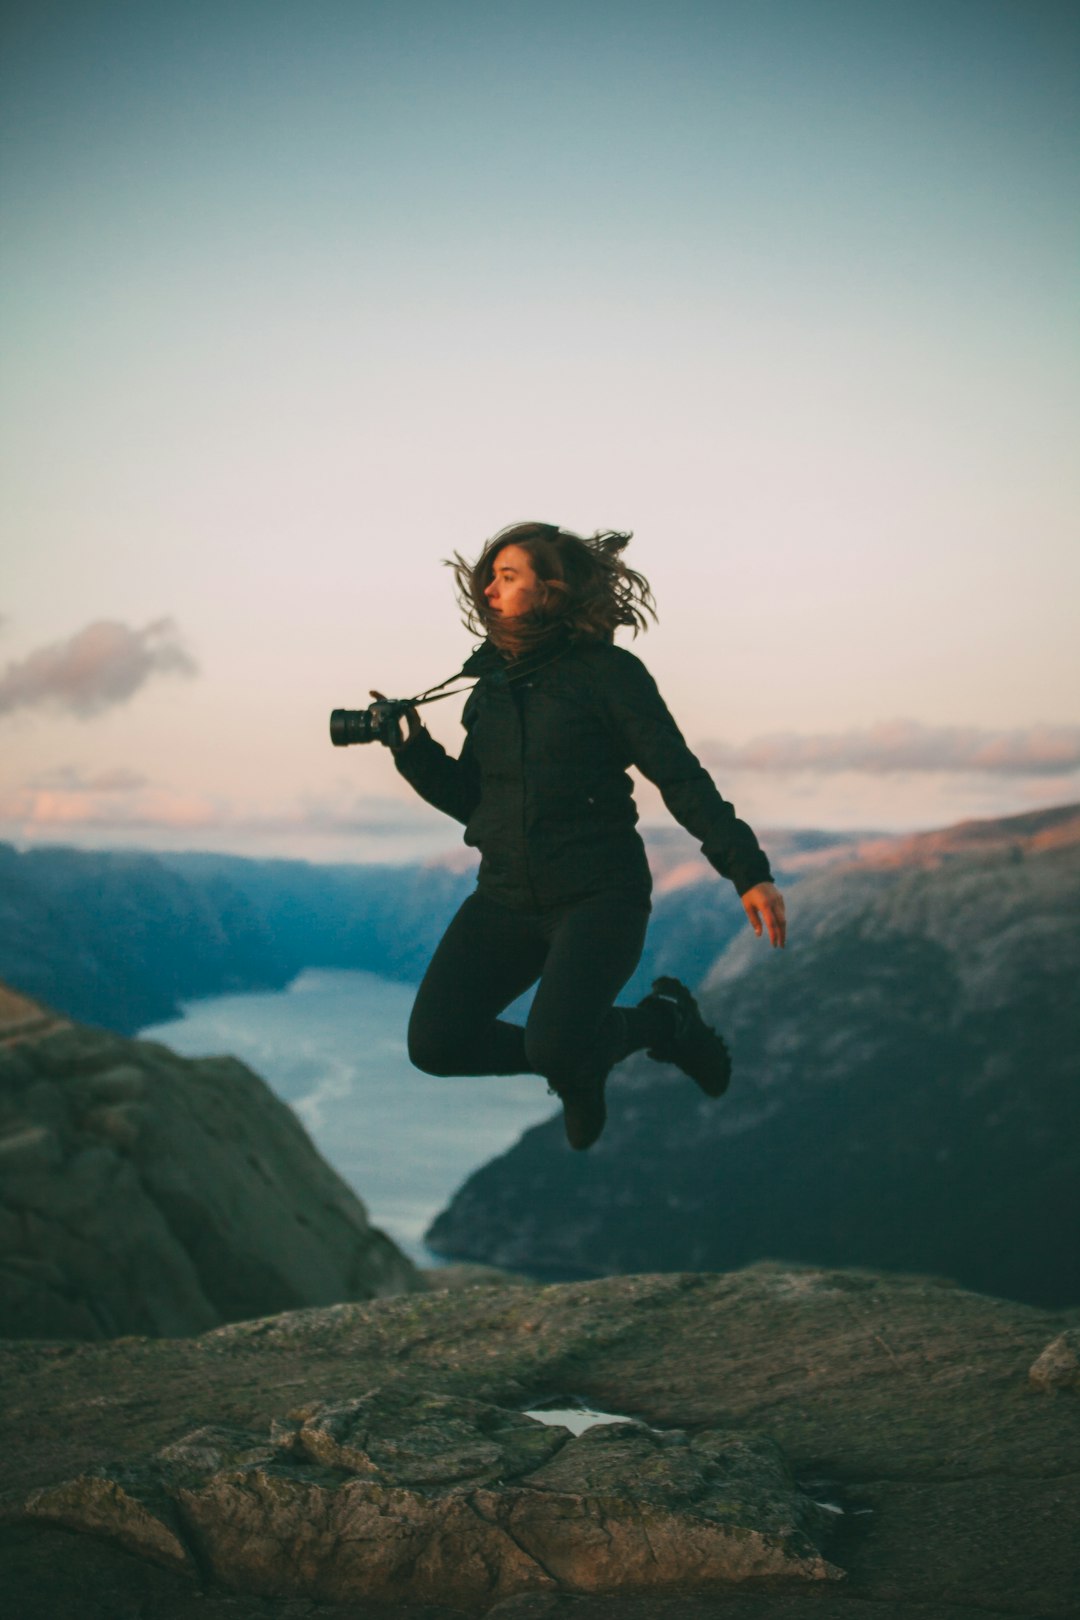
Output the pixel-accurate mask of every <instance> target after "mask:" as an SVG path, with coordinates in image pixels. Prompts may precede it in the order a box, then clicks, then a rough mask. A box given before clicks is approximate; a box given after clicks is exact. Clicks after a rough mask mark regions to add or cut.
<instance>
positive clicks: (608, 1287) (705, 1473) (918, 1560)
mask: <svg viewBox="0 0 1080 1620" xmlns="http://www.w3.org/2000/svg"><path fill="white" fill-rule="evenodd" d="M1078 1325H1080V1317H1078V1316H1077V1314H1076V1313H1072V1315H1071V1316H1069V1315H1060V1314H1054V1313H1046V1312H1041V1311H1036V1310H1032V1309H1030V1308H1028V1307H1024V1306H1019V1305H1011V1304H1008V1303H1005V1302H1002V1301H999V1300H992V1299H988V1298H984V1297H980V1296H978V1295H973V1294H968V1293H965V1292H963V1291H962V1290H959V1289H955V1288H951V1287H948V1286H945V1285H942V1284H939V1283H934V1282H929V1281H926V1280H922V1279H913V1278H884V1277H880V1276H875V1275H873V1274H870V1273H859V1272H837V1271H814V1270H791V1269H785V1268H781V1267H769V1266H761V1267H756V1268H753V1269H751V1270H749V1271H746V1272H740V1273H734V1274H731V1275H729V1276H726V1277H714V1276H704V1275H682V1276H678V1275H668V1276H653V1277H625V1278H611V1279H605V1280H603V1281H599V1282H594V1283H588V1284H574V1285H560V1286H554V1287H550V1288H542V1289H501V1290H492V1289H485V1288H471V1289H462V1290H459V1291H454V1292H449V1293H448V1292H441V1293H427V1294H413V1295H408V1296H400V1297H399V1298H397V1299H388V1300H379V1301H370V1302H367V1303H364V1304H352V1305H339V1306H334V1307H330V1308H328V1309H321V1310H312V1311H304V1312H299V1313H293V1314H290V1315H285V1316H281V1317H276V1318H270V1319H267V1320H264V1321H258V1322H251V1323H243V1324H237V1325H235V1326H231V1327H225V1328H220V1329H217V1330H215V1331H214V1332H212V1333H208V1334H204V1335H203V1336H201V1337H200V1338H196V1339H187V1340H146V1339H127V1340H124V1341H121V1342H118V1343H115V1344H107V1345H105V1344H102V1345H88V1344H87V1345H76V1344H67V1345H62V1344H57V1343H51V1344H48V1343H46V1344H41V1343H31V1342H24V1343H13V1342H9V1343H7V1344H0V1378H2V1380H3V1386H4V1389H5V1391H6V1397H7V1398H6V1401H5V1403H4V1408H3V1411H2V1412H0V1506H2V1509H3V1512H2V1522H0V1579H3V1582H4V1591H5V1597H6V1599H7V1601H8V1603H9V1604H11V1603H13V1604H15V1606H16V1607H15V1609H14V1612H15V1613H16V1614H17V1615H18V1616H19V1620H39V1617H40V1620H45V1617H46V1616H48V1617H49V1620H52V1617H53V1616H55V1615H57V1614H66V1613H78V1614H79V1615H80V1617H85V1620H135V1617H136V1616H146V1615H153V1616H154V1620H160V1617H162V1616H164V1617H165V1620H179V1617H181V1616H184V1617H185V1620H186V1617H188V1616H192V1617H194V1616H195V1615H204V1616H210V1617H211V1620H217V1617H218V1616H221V1620H225V1617H226V1616H227V1617H228V1620H235V1616H236V1615H241V1616H243V1617H245V1620H247V1617H254V1616H256V1615H258V1616H260V1617H266V1620H271V1617H280V1620H300V1617H301V1616H302V1617H303V1620H311V1617H312V1616H318V1617H320V1620H321V1617H323V1616H325V1617H326V1620H330V1617H331V1616H333V1615H335V1614H336V1615H343V1614H346V1613H347V1614H349V1615H353V1614H356V1615H358V1616H359V1615H360V1614H361V1613H362V1614H363V1616H364V1620H371V1617H373V1616H374V1617H375V1620H390V1616H391V1615H392V1616H393V1617H394V1620H451V1617H457V1616H460V1615H464V1614H477V1613H482V1612H486V1613H489V1614H492V1615H495V1616H496V1617H498V1620H502V1617H505V1620H511V1617H513V1620H521V1616H526V1617H527V1620H531V1617H540V1616H545V1617H551V1616H556V1615H557V1616H559V1617H560V1620H615V1617H616V1616H617V1617H619V1620H624V1617H626V1620H705V1616H710V1617H711V1616H714V1615H715V1614H717V1613H718V1612H722V1613H723V1614H724V1615H725V1616H730V1615H733V1616H735V1617H736V1620H799V1617H804V1616H805V1620H810V1617H811V1616H813V1617H815V1620H852V1617H853V1616H855V1617H857V1620H881V1617H887V1620H963V1617H971V1616H973V1615H975V1614H979V1615H981V1616H986V1615H1001V1616H1005V1615H1011V1616H1027V1617H1030V1620H1036V1617H1038V1620H1058V1617H1060V1620H1071V1616H1072V1615H1073V1614H1074V1612H1075V1608H1074V1597H1075V1591H1076V1587H1077V1581H1078V1579H1080V1567H1078V1562H1077V1559H1078V1553H1077V1549H1078V1548H1080V1491H1078V1490H1077V1483H1078V1476H1077V1472H1076V1467H1077V1465H1076V1459H1077V1456H1078V1454H1080V1447H1078V1442H1080V1394H1078V1393H1077V1386H1078V1382H1080V1370H1078V1369H1080V1334H1078V1333H1077V1326H1078ZM575 1397H576V1398H579V1399H582V1400H586V1401H588V1402H590V1403H591V1404H593V1405H595V1406H599V1407H600V1408H602V1409H604V1410H606V1411H608V1412H623V1413H626V1414H628V1415H629V1416H630V1417H631V1418H633V1419H634V1420H635V1422H634V1423H628V1422H623V1423H616V1424H614V1425H604V1426H601V1427H597V1428H594V1429H591V1430H589V1431H588V1432H587V1433H586V1434H584V1435H582V1436H581V1438H580V1439H579V1440H575V1439H572V1438H571V1437H570V1436H569V1435H568V1433H567V1432H566V1430H564V1429H558V1428H554V1429H553V1428H544V1427H541V1426H540V1425H539V1424H536V1423H533V1422H531V1421H530V1420H529V1419H528V1418H527V1417H525V1416H523V1415H522V1414H523V1413H524V1412H525V1411H526V1410H527V1409H530V1408H533V1407H535V1406H536V1405H537V1404H541V1403H544V1402H546V1401H549V1400H556V1399H561V1400H562V1401H563V1402H564V1403H565V1402H567V1401H569V1400H572V1399H573V1398H575ZM334 1603H339V1604H340V1603H345V1604H346V1605H347V1607H346V1608H344V1609H342V1608H340V1607H339V1608H335V1607H334ZM380 1604H381V1605H383V1606H381V1607H380Z"/></svg>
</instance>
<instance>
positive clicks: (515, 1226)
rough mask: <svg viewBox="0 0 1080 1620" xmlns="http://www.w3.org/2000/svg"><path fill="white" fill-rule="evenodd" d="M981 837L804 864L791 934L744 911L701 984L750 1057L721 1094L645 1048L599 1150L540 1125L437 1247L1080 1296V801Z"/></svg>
mask: <svg viewBox="0 0 1080 1620" xmlns="http://www.w3.org/2000/svg"><path fill="white" fill-rule="evenodd" d="M963 831H964V829H957V831H956V835H955V837H954V838H953V840H952V841H950V840H949V839H948V838H946V837H945V835H943V834H940V835H938V834H936V835H933V836H932V837H927V838H925V839H922V840H915V841H912V843H911V844H910V845H909V846H908V847H907V848H906V850H905V860H904V863H903V864H901V865H896V864H894V857H895V854H896V851H895V849H893V848H892V847H891V846H890V847H889V849H877V850H876V851H872V853H871V856H869V857H868V858H867V859H866V860H865V861H863V862H862V863H861V864H859V865H855V866H852V867H849V868H847V869H845V870H842V871H841V870H835V869H834V870H831V871H829V872H826V873H824V874H822V875H820V876H815V877H808V878H806V879H804V880H803V881H802V882H801V883H800V884H799V886H798V888H797V889H796V890H795V891H794V893H793V895H792V897H791V905H790V910H791V913H792V925H791V940H790V943H789V945H788V948H787V950H786V951H785V952H784V953H783V954H781V953H779V952H769V951H765V950H763V949H762V948H761V946H760V945H759V944H758V943H757V942H756V941H755V940H754V939H753V937H752V936H751V935H750V934H749V931H748V930H744V934H743V936H741V937H740V939H739V940H738V941H737V942H736V943H734V944H733V945H732V946H731V947H730V948H729V949H728V950H727V951H726V952H725V954H724V955H723V956H722V957H721V958H720V961H719V963H718V964H717V965H716V967H715V968H714V970H713V972H712V974H711V976H710V977H709V979H708V980H707V981H706V984H705V986H704V989H703V990H702V991H700V992H699V999H700V1000H701V1003H702V1005H703V1007H704V1009H705V1012H706V1015H707V1016H708V1017H709V1018H710V1020H711V1021H713V1022H715V1023H716V1024H717V1025H718V1027H720V1028H721V1029H722V1030H723V1032H724V1033H725V1035H726V1036H727V1037H728V1038H729V1040H730V1044H731V1046H732V1049H733V1053H734V1069H735V1073H734V1080H733V1083H732V1087H731V1090H730V1092H729V1093H728V1095H727V1096H726V1097H725V1098H723V1099H722V1100H721V1101H720V1102H712V1101H710V1100H708V1099H706V1098H703V1097H702V1095H701V1094H700V1092H698V1091H697V1089H696V1088H695V1087H694V1086H693V1085H692V1084H691V1083H690V1082H688V1081H687V1080H686V1079H685V1078H684V1077H683V1076H682V1075H680V1074H678V1073H677V1071H675V1070H673V1069H670V1068H668V1067H666V1066H664V1065H660V1064H656V1063H654V1062H652V1061H651V1060H650V1059H648V1058H647V1057H645V1056H640V1057H637V1058H635V1059H632V1060H631V1061H630V1062H629V1063H628V1064H626V1065H624V1066H623V1067H622V1069H621V1070H620V1071H618V1072H617V1074H616V1075H615V1076H614V1077H613V1078H612V1080H611V1081H610V1082H609V1087H608V1096H609V1107H608V1126H607V1129H606V1131H605V1133H604V1135H603V1137H602V1138H601V1139H600V1141H599V1142H598V1143H597V1144H596V1146H595V1147H594V1148H593V1149H592V1150H591V1151H590V1152H589V1153H588V1154H587V1155H586V1154H581V1155H575V1154H573V1153H571V1152H569V1151H568V1150H567V1148H566V1146H565V1143H564V1141H563V1139H562V1131H561V1125H560V1123H559V1121H558V1120H557V1119H556V1120H554V1121H552V1122H550V1123H547V1124H544V1125H540V1126H537V1127H536V1128H535V1129H534V1130H532V1131H530V1132H528V1133H527V1134H526V1135H525V1136H524V1137H523V1138H522V1140H521V1141H520V1142H519V1143H518V1144H517V1145H516V1146H515V1147H514V1148H512V1149H511V1151H510V1152H509V1153H507V1154H506V1155H504V1156H503V1157H502V1158H500V1159H497V1160H494V1161H493V1162H492V1163H490V1164H488V1165H485V1166H484V1167H482V1168H481V1169H480V1170H478V1171H477V1172H476V1173H475V1174H474V1175H473V1176H472V1177H471V1178H470V1179H469V1181H468V1182H467V1183H466V1184H465V1186H464V1187H463V1188H462V1190H461V1191H460V1192H459V1193H458V1194H457V1195H456V1197H455V1198H454V1200H453V1202H452V1203H451V1204H450V1206H449V1207H448V1209H447V1210H445V1211H444V1212H443V1213H442V1215H440V1216H439V1218H438V1219H437V1220H436V1222H435V1223H434V1225H433V1226H432V1228H431V1231H430V1233H429V1235H428V1241H429V1242H430V1243H431V1245H432V1247H433V1248H435V1249H436V1250H437V1251H438V1252H440V1253H442V1254H445V1255H450V1256H454V1257H455V1258H458V1259H470V1260H475V1261H486V1262H488V1263H491V1264H495V1265H500V1266H503V1267H505V1268H507V1269H509V1270H519V1271H524V1272H530V1273H533V1274H537V1273H539V1274H541V1275H546V1276H555V1277H560V1276H561V1277H573V1276H583V1275H584V1276H588V1275H599V1274H605V1273H607V1274H610V1273H616V1272H634V1271H640V1270H663V1269H671V1270H683V1269H694V1268H700V1269H702V1270H707V1269H708V1270H726V1269H728V1268H731V1267H736V1266H740V1265H745V1264H747V1263H749V1262H752V1261H754V1260H758V1259H762V1258H774V1259H784V1260H791V1261H797V1262H803V1263H808V1264H822V1265H830V1264H831V1265H837V1264H843V1265H868V1266H872V1267H887V1268H893V1269H896V1270H898V1271H920V1272H924V1271H925V1272H930V1273H932V1274H935V1275H939V1276H947V1277H952V1278H955V1279H956V1280H958V1281H959V1282H961V1283H963V1284H964V1285H965V1286H967V1287H974V1288H979V1289H982V1290H985V1291H986V1292H989V1293H995V1294H1002V1295H1006V1296H1008V1297H1010V1298H1014V1299H1023V1300H1027V1301H1029V1302H1031V1303H1039V1304H1045V1305H1058V1304H1072V1303H1076V1302H1078V1301H1080V1245H1078V1244H1077V1243H1076V1241H1075V1236H1074V1234H1075V1233H1076V1232H1077V1231H1080V1083H1078V1081H1080V998H1078V997H1077V995H1076V985H1077V983H1078V982H1080V819H1078V818H1077V816H1076V814H1075V812H1074V811H1061V812H1059V813H1057V814H1056V816H1055V815H1052V814H1051V813H1049V812H1046V813H1043V814H1041V815H1040V816H1031V817H1018V818H1014V819H1013V820H1012V821H1005V822H997V823H993V824H991V825H990V826H989V827H988V828H986V829H984V830H983V831H984V835H983V836H982V837H978V836H976V831H977V829H969V831H968V835H967V836H963V837H962V836H960V835H961V833H963ZM890 850H891V853H890Z"/></svg>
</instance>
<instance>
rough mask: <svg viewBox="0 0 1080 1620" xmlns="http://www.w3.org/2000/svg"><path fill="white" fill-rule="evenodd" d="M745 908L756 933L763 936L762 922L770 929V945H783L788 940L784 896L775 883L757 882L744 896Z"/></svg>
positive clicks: (759, 936)
mask: <svg viewBox="0 0 1080 1620" xmlns="http://www.w3.org/2000/svg"><path fill="white" fill-rule="evenodd" d="M742 903H743V909H744V911H745V912H746V915H747V916H748V917H749V919H750V926H751V928H752V929H753V930H754V933H755V934H756V935H757V936H758V938H759V939H760V938H761V928H762V923H764V925H765V927H766V928H767V929H768V931H769V943H770V945H780V946H783V945H784V944H785V943H786V941H787V917H786V915H785V913H784V897H783V895H782V894H781V893H780V890H779V889H778V888H777V887H776V884H775V883H757V884H755V885H754V887H753V888H752V889H747V891H746V893H745V894H744V895H743V897H742Z"/></svg>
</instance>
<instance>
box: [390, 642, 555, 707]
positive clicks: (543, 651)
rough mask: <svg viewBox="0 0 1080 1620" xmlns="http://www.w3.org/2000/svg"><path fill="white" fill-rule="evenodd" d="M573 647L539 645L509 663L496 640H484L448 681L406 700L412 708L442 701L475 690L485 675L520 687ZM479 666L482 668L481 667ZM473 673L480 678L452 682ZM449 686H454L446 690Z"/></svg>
mask: <svg viewBox="0 0 1080 1620" xmlns="http://www.w3.org/2000/svg"><path fill="white" fill-rule="evenodd" d="M569 650H570V644H569V642H566V641H562V642H561V645H560V646H558V647H557V648H556V649H555V650H554V651H552V650H551V648H550V646H547V647H545V646H540V647H536V648H534V649H533V651H532V652H531V653H526V654H525V655H524V657H522V658H516V659H514V661H513V663H507V662H506V661H505V660H504V659H503V658H502V656H501V655H500V654H499V652H498V651H497V649H496V648H495V646H494V645H493V643H491V642H482V643H481V645H480V646H479V647H477V648H476V650H475V652H473V653H471V654H470V656H469V657H468V658H467V659H466V660H465V662H464V664H463V665H462V667H461V668H460V669H459V670H455V671H454V673H453V675H448V676H447V677H446V679H445V681H440V682H439V683H438V685H437V686H429V687H428V688H427V689H426V690H425V691H423V692H420V693H418V694H417V696H416V697H412V698H406V699H405V700H404V702H405V704H406V705H407V706H408V707H409V708H411V709H418V708H419V707H420V705H421V704H422V703H438V702H439V701H440V700H441V699H442V698H448V697H456V696H457V695H458V693H460V692H471V691H472V689H473V687H474V686H476V685H477V684H478V683H479V682H480V681H481V680H483V678H484V676H485V675H502V676H503V678H504V680H505V682H506V684H507V686H510V687H513V686H517V685H519V684H520V683H521V682H522V681H524V680H526V679H527V678H528V677H529V676H530V675H535V674H537V673H538V672H539V671H540V670H542V669H546V668H547V667H548V665H549V664H553V663H554V662H555V661H556V659H558V658H561V657H562V656H563V654H564V653H566V652H569ZM485 653H488V654H490V657H489V658H488V659H485V658H484V654H485ZM478 665H479V666H480V667H477V666H478ZM485 666H486V667H485ZM469 675H475V677H476V678H475V680H471V681H469V682H468V684H467V685H466V686H453V685H452V683H453V682H454V681H458V680H460V679H461V678H462V676H469ZM445 687H450V688H451V689H450V690H449V691H444V690H443V689H444V688H445Z"/></svg>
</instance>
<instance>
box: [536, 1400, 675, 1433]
mask: <svg viewBox="0 0 1080 1620" xmlns="http://www.w3.org/2000/svg"><path fill="white" fill-rule="evenodd" d="M525 1416H526V1417H531V1418H536V1419H537V1421H538V1422H540V1423H550V1424H552V1425H555V1426H560V1427H562V1428H564V1429H569V1430H570V1432H571V1434H584V1433H585V1430H586V1429H593V1428H595V1427H596V1425H597V1424H598V1423H633V1424H635V1425H636V1427H637V1428H639V1429H644V1428H647V1427H648V1425H647V1424H644V1423H642V1422H641V1421H640V1419H639V1418H632V1417H627V1416H626V1413H625V1412H599V1411H597V1409H596V1407H594V1406H587V1405H586V1404H585V1402H584V1401H575V1400H573V1399H572V1398H571V1399H569V1400H568V1399H567V1398H566V1397H565V1396H563V1397H560V1398H559V1402H558V1404H556V1403H555V1402H553V1401H549V1402H545V1404H544V1405H543V1406H527V1407H526V1408H525Z"/></svg>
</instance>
